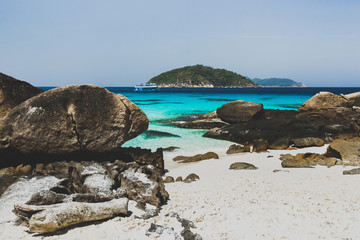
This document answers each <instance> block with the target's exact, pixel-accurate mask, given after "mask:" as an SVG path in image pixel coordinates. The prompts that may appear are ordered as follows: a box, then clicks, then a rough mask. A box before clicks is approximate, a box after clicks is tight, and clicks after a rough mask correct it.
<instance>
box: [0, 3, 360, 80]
mask: <svg viewBox="0 0 360 240" xmlns="http://www.w3.org/2000/svg"><path fill="white" fill-rule="evenodd" d="M195 64H203V65H207V66H211V67H214V68H224V69H227V70H230V71H234V72H236V73H239V74H242V75H244V76H247V77H250V78H268V77H283V78H291V79H293V80H295V81H300V82H303V83H305V84H306V85H307V86H314V87H321V86H323V87H360V1H359V0H302V1H299V0H271V1H270V0H221V1H219V0H132V1H125V0H103V1H101V0H51V1H50V0H31V1H30V0H1V1H0V72H2V73H4V74H7V75H10V76H13V77H15V78H17V79H20V80H24V81H27V82H29V83H31V84H33V85H35V86H65V85H70V84H95V85H99V86H134V85H135V84H139V83H144V82H147V81H148V80H150V79H151V78H152V77H154V76H156V75H158V74H160V73H162V72H165V71H168V70H171V69H174V68H180V67H184V66H189V65H195Z"/></svg>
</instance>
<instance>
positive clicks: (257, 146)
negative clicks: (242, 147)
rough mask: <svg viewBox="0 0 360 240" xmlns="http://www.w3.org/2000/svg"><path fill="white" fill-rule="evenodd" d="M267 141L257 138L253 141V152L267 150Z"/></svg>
mask: <svg viewBox="0 0 360 240" xmlns="http://www.w3.org/2000/svg"><path fill="white" fill-rule="evenodd" d="M268 147H269V143H268V142H267V141H266V140H264V139H258V140H255V141H254V147H253V152H266V151H267V150H268Z"/></svg>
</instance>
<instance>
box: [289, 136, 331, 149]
mask: <svg viewBox="0 0 360 240" xmlns="http://www.w3.org/2000/svg"><path fill="white" fill-rule="evenodd" d="M292 142H293V143H294V147H297V148H304V147H313V146H317V147H321V146H324V144H325V142H324V141H323V140H322V139H320V138H315V137H306V138H295V139H292Z"/></svg>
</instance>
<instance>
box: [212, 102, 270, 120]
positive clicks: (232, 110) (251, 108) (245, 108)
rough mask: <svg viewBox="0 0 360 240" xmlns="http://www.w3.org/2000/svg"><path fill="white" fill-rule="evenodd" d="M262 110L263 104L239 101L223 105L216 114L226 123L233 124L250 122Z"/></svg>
mask: <svg viewBox="0 0 360 240" xmlns="http://www.w3.org/2000/svg"><path fill="white" fill-rule="evenodd" d="M262 109H263V105H262V104H261V103H253V102H247V101H242V100H238V101H233V102H229V103H227V104H224V105H222V106H221V107H219V108H218V109H217V110H216V113H217V115H218V117H219V118H220V119H221V120H223V121H224V122H228V123H231V124H233V123H241V122H246V121H248V120H250V119H251V118H252V117H253V116H254V115H255V114H257V113H258V112H260V111H261V110H262Z"/></svg>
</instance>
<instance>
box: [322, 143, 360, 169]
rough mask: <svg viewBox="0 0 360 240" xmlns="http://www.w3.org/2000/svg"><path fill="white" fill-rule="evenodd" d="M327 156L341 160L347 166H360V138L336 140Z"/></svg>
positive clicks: (331, 144)
mask: <svg viewBox="0 0 360 240" xmlns="http://www.w3.org/2000/svg"><path fill="white" fill-rule="evenodd" d="M325 155H326V156H328V157H335V158H339V159H341V160H342V161H343V165H346V166H360V138H352V139H336V140H335V141H333V142H332V143H330V145H329V147H328V149H327V152H326V154H325Z"/></svg>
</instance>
